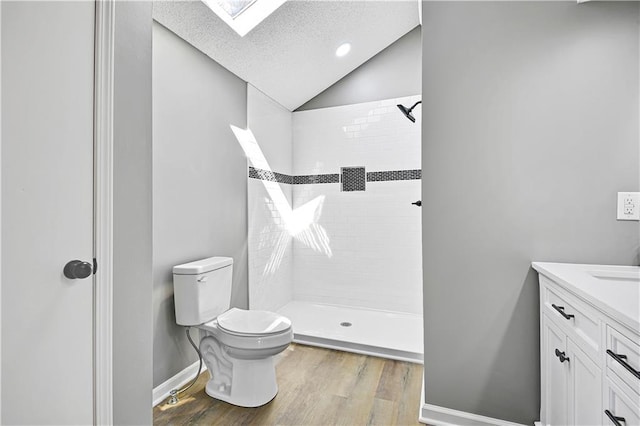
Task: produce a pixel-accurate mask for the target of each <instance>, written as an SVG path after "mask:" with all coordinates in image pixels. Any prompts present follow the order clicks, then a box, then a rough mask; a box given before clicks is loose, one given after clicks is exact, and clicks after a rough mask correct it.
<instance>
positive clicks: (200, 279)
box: [197, 275, 209, 283]
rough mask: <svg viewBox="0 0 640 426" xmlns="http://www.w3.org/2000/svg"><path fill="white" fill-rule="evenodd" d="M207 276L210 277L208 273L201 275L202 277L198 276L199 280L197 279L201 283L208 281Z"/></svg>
mask: <svg viewBox="0 0 640 426" xmlns="http://www.w3.org/2000/svg"><path fill="white" fill-rule="evenodd" d="M207 278H209V277H208V276H207V275H205V276H204V277H200V278H198V280H197V281H198V282H199V283H204V282H206V281H207Z"/></svg>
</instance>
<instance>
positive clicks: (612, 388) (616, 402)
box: [602, 380, 640, 426]
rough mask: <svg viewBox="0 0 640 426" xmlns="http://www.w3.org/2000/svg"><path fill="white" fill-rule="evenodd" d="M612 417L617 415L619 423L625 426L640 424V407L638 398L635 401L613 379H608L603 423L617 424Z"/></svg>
mask: <svg viewBox="0 0 640 426" xmlns="http://www.w3.org/2000/svg"><path fill="white" fill-rule="evenodd" d="M607 412H608V413H607ZM611 417H617V419H616V421H617V422H618V424H622V425H625V426H638V425H640V407H638V401H637V398H636V400H635V401H634V400H633V399H631V398H629V397H628V396H627V395H625V394H624V392H622V391H621V390H620V389H619V388H618V387H617V386H616V385H615V384H614V383H613V382H612V381H611V380H607V385H606V386H605V396H604V410H603V414H602V424H603V425H615V424H616V423H615V422H614V420H613V419H612V418H611ZM623 419H624V420H623Z"/></svg>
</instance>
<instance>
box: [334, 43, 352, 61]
mask: <svg viewBox="0 0 640 426" xmlns="http://www.w3.org/2000/svg"><path fill="white" fill-rule="evenodd" d="M350 50H351V43H343V44H341V45H340V46H339V47H338V48H337V49H336V56H337V57H339V58H341V57H343V56H344V55H346V54H347V53H349V51H350Z"/></svg>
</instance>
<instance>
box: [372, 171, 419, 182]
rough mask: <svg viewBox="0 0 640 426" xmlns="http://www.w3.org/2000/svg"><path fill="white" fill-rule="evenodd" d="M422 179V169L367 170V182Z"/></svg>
mask: <svg viewBox="0 0 640 426" xmlns="http://www.w3.org/2000/svg"><path fill="white" fill-rule="evenodd" d="M417 179H422V169H414V170H393V171H384V172H367V182H383V181H390V180H417Z"/></svg>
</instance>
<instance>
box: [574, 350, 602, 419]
mask: <svg viewBox="0 0 640 426" xmlns="http://www.w3.org/2000/svg"><path fill="white" fill-rule="evenodd" d="M567 356H568V357H569V362H568V365H569V419H568V420H569V424H571V425H580V426H588V425H599V424H601V422H602V370H600V368H598V366H597V365H596V364H595V363H594V362H593V361H592V360H591V359H590V358H589V357H588V356H587V355H586V354H585V352H583V351H582V350H581V349H580V348H578V346H577V345H576V344H575V343H574V342H573V341H572V340H571V339H567Z"/></svg>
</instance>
